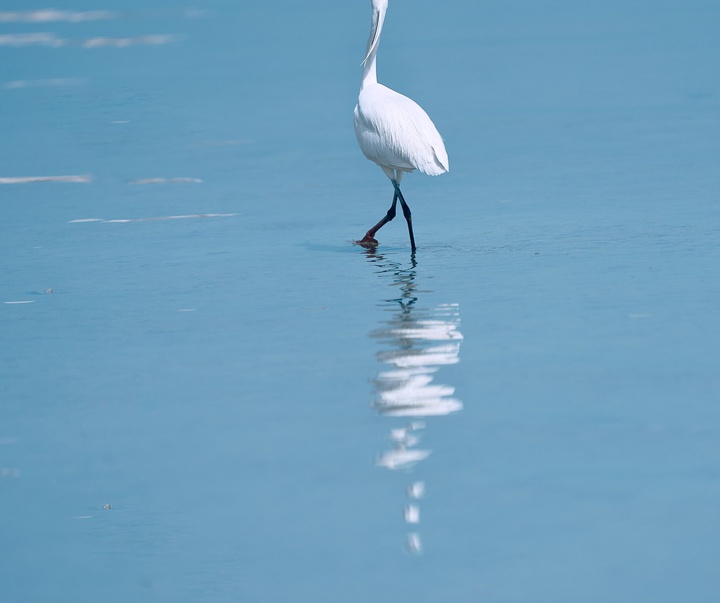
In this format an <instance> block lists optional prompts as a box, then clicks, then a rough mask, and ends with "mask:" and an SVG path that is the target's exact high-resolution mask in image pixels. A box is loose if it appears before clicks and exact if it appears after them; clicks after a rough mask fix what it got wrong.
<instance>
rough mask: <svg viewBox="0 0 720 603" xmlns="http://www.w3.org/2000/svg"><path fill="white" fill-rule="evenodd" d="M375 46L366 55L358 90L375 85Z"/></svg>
mask: <svg viewBox="0 0 720 603" xmlns="http://www.w3.org/2000/svg"><path fill="white" fill-rule="evenodd" d="M376 58H377V46H375V49H374V50H372V51H371V52H370V54H369V55H368V58H367V60H366V61H365V64H364V65H363V74H362V81H361V82H360V90H362V89H363V88H365V86H367V85H369V84H377V67H376Z"/></svg>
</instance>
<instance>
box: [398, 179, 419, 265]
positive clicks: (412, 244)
mask: <svg viewBox="0 0 720 603" xmlns="http://www.w3.org/2000/svg"><path fill="white" fill-rule="evenodd" d="M392 183H393V186H394V187H395V196H396V197H397V198H399V199H400V205H401V206H402V210H403V215H404V216H405V221H406V222H407V225H408V232H409V233H410V249H412V250H413V251H415V249H417V248H416V247H415V235H413V227H412V212H411V211H410V207H409V206H408V204H407V203H405V198H404V197H403V194H402V193H401V192H400V185H399V184H398V183H397V180H393V181H392Z"/></svg>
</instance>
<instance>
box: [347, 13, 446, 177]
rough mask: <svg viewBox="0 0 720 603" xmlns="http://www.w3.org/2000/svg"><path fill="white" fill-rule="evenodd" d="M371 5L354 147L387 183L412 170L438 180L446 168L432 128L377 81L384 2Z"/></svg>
mask: <svg viewBox="0 0 720 603" xmlns="http://www.w3.org/2000/svg"><path fill="white" fill-rule="evenodd" d="M371 1H372V8H373V12H372V28H371V31H370V38H369V40H368V51H367V56H366V57H365V61H363V66H364V70H363V79H362V85H361V88H360V95H359V97H358V103H357V106H356V107H355V115H354V118H355V119H354V121H355V135H356V136H357V140H358V144H359V145H360V149H361V150H362V152H363V154H364V155H365V157H367V158H368V159H370V160H371V161H374V162H375V163H377V164H378V165H379V166H380V167H381V168H383V171H385V173H386V174H387V175H388V177H390V178H391V179H393V178H395V179H397V180H399V179H400V177H401V175H402V172H412V171H413V170H415V169H418V170H420V171H421V172H423V173H425V174H429V175H431V176H438V175H440V174H443V173H445V172H447V171H448V170H449V168H450V165H449V162H448V156H447V152H446V151H445V145H444V144H443V140H442V138H441V136H440V133H439V132H438V131H437V128H435V124H433V122H432V120H431V119H430V118H429V117H428V114H427V113H425V111H424V110H423V109H422V108H421V107H420V105H418V104H417V103H416V102H415V101H413V100H412V99H410V98H408V97H407V96H404V95H402V94H400V93H398V92H395V91H394V90H391V89H390V88H388V87H386V86H383V85H382V84H379V83H378V82H377V75H376V67H375V62H376V56H377V49H378V44H379V39H380V32H381V30H382V26H383V23H384V20H385V11H386V10H387V0H371Z"/></svg>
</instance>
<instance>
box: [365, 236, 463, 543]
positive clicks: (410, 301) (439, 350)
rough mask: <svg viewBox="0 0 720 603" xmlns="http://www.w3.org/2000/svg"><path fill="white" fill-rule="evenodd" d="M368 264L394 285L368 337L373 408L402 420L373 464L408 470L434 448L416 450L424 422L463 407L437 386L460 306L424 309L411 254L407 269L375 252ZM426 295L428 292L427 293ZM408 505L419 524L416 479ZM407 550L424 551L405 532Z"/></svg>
mask: <svg viewBox="0 0 720 603" xmlns="http://www.w3.org/2000/svg"><path fill="white" fill-rule="evenodd" d="M367 258H368V261H369V262H370V263H371V264H373V265H374V266H375V268H376V269H377V270H378V272H379V274H380V277H381V278H383V279H388V280H389V281H390V284H391V285H392V286H394V287H396V292H397V296H396V297H393V298H391V299H385V300H382V306H383V307H384V308H385V310H386V311H387V312H388V318H387V319H386V320H383V321H382V322H381V326H380V327H379V328H377V329H375V330H373V331H372V332H371V333H370V337H371V338H373V339H377V340H378V342H379V345H380V351H379V352H378V353H377V359H378V362H380V363H381V364H382V365H383V367H384V368H383V370H381V371H380V372H379V373H378V375H377V377H376V378H375V380H374V381H373V385H374V389H375V395H374V399H373V403H372V407H373V408H374V409H375V410H376V411H377V412H378V413H380V414H381V415H383V416H387V417H404V418H406V419H407V420H408V423H406V424H405V425H404V426H402V427H394V428H392V429H391V430H390V433H389V436H390V441H391V442H392V447H391V448H390V449H389V450H386V451H384V452H382V453H380V454H379V455H378V457H377V465H378V466H379V467H384V468H386V469H390V470H406V471H410V470H411V469H412V467H414V466H415V465H416V464H417V463H419V462H421V461H422V460H424V459H426V458H427V457H428V456H429V455H430V454H431V453H432V450H429V449H425V448H420V447H418V445H419V444H420V441H421V437H422V433H423V430H424V429H425V427H426V422H425V420H424V419H425V418H426V417H432V416H440V415H448V414H450V413H453V412H457V411H459V410H461V409H462V402H460V400H458V399H457V398H455V397H454V394H455V388H454V387H453V386H451V385H445V384H440V383H436V382H435V377H436V373H437V372H438V371H439V370H440V368H441V367H442V366H445V365H449V364H457V363H458V362H459V361H460V344H461V342H462V339H463V336H462V333H461V332H460V329H459V327H460V307H459V305H458V304H456V303H443V304H440V305H437V306H431V307H428V306H423V305H422V304H421V303H420V302H419V296H420V294H421V293H423V292H422V291H421V290H420V289H418V287H417V284H416V282H415V281H416V277H417V261H416V259H415V257H414V256H413V257H412V258H411V260H410V264H409V265H408V266H405V267H404V266H403V265H402V263H400V262H398V261H395V260H391V259H389V258H387V257H385V256H384V255H382V254H379V253H377V252H376V251H375V250H368V251H367ZM425 293H428V292H427V291H425ZM406 494H407V498H408V502H407V504H406V505H405V508H404V512H403V515H404V518H405V523H407V524H408V525H416V524H419V523H420V505H419V500H420V499H422V498H423V496H424V495H425V483H424V482H423V481H414V482H412V483H411V484H409V485H408V486H407V490H406ZM406 549H407V551H408V552H410V553H414V554H419V553H421V552H422V541H421V539H420V534H419V533H418V532H416V531H414V532H410V533H408V534H407V538H406Z"/></svg>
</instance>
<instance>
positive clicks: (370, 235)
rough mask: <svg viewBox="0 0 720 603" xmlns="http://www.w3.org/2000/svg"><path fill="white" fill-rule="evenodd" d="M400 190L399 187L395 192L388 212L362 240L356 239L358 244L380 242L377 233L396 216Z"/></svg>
mask: <svg viewBox="0 0 720 603" xmlns="http://www.w3.org/2000/svg"><path fill="white" fill-rule="evenodd" d="M398 192H399V189H396V191H395V194H393V200H392V205H391V206H390V209H388V210H387V213H386V214H385V215H384V216H383V219H382V220H380V221H379V222H378V223H377V224H375V226H373V227H372V228H371V229H370V230H368V231H367V232H366V233H365V236H364V237H363V239H362V240H361V241H356V243H357V244H358V245H362V246H363V247H377V246H378V242H377V240H376V239H375V233H376V232H377V231H378V230H380V229H381V228H382V227H383V226H385V224H387V223H388V222H390V220H392V219H393V218H394V217H395V206H396V205H397V200H398ZM403 211H404V210H403Z"/></svg>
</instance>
